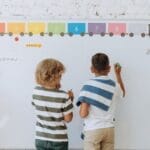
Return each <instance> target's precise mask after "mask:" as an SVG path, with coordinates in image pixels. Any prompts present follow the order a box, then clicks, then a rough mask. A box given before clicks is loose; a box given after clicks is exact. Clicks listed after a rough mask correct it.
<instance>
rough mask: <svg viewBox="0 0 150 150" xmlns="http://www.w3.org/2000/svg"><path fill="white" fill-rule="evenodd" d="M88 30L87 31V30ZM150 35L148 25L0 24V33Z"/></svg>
mask: <svg viewBox="0 0 150 150" xmlns="http://www.w3.org/2000/svg"><path fill="white" fill-rule="evenodd" d="M86 29H87V30H86ZM30 32H31V33H33V34H40V33H53V34H60V33H72V34H81V33H86V32H88V33H93V34H100V33H113V34H116V35H117V34H121V33H135V34H136V33H149V32H150V26H149V25H147V24H142V23H140V24H136V23H131V24H126V23H108V24H106V23H87V24H86V23H67V24H66V23H47V24H46V23H37V22H34V23H27V24H26V23H0V33H13V34H20V33H30Z"/></svg>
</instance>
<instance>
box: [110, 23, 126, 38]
mask: <svg viewBox="0 0 150 150" xmlns="http://www.w3.org/2000/svg"><path fill="white" fill-rule="evenodd" d="M108 33H113V34H116V35H117V34H121V33H126V24H125V23H109V24H108Z"/></svg>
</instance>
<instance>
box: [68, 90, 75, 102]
mask: <svg viewBox="0 0 150 150" xmlns="http://www.w3.org/2000/svg"><path fill="white" fill-rule="evenodd" d="M68 95H69V99H71V100H72V101H73V99H74V94H73V92H72V89H71V90H69V91H68Z"/></svg>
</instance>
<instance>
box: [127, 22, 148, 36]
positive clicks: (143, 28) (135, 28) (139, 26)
mask: <svg viewBox="0 0 150 150" xmlns="http://www.w3.org/2000/svg"><path fill="white" fill-rule="evenodd" d="M128 32H129V33H134V34H141V33H148V26H147V24H144V23H130V24H128Z"/></svg>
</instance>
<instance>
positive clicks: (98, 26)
mask: <svg viewBox="0 0 150 150" xmlns="http://www.w3.org/2000/svg"><path fill="white" fill-rule="evenodd" d="M88 32H89V33H90V32H92V33H93V34H100V33H105V32H106V23H88Z"/></svg>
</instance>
